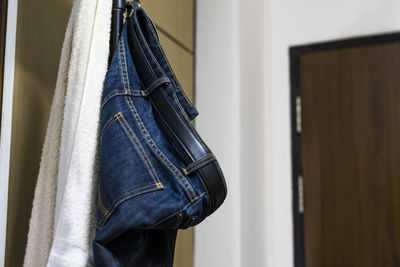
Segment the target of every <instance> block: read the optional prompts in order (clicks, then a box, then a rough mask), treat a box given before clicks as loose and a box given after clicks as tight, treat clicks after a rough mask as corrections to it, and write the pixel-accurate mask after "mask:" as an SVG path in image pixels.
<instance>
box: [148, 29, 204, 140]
mask: <svg viewBox="0 0 400 267" xmlns="http://www.w3.org/2000/svg"><path fill="white" fill-rule="evenodd" d="M142 39H144V38H143V36H142ZM155 39H157V38H155ZM156 41H157V40H156ZM144 47H145V48H146V50H147V52H148V53H149V55H150V56H151V57H152V59H153V60H154V62H155V64H156V66H157V68H158V70H159V71H160V72H161V73H162V74H164V75H166V74H165V72H164V71H163V70H162V69H161V67H160V64H159V63H158V60H157V59H156V58H155V57H154V55H153V52H152V51H151V50H150V48H149V46H148V45H147V41H146V40H144ZM160 50H161V52H163V50H162V49H160ZM164 58H165V56H164ZM165 59H166V58H165ZM166 61H167V64H169V63H168V60H167V59H166ZM170 70H171V69H170ZM172 74H173V75H174V77H175V74H174V73H173V72H172ZM175 78H176V77H175ZM170 86H171V92H172V95H173V96H174V99H175V102H176V105H177V106H178V108H179V109H180V110H181V112H182V116H183V117H184V118H185V120H186V122H187V124H188V125H189V127H190V128H191V129H192V131H193V134H195V135H196V136H197V137H198V138H200V136H199V135H198V134H197V132H196V131H195V129H194V128H193V126H192V123H191V122H190V120H189V118H188V117H187V115H186V112H185V111H184V110H183V108H182V106H181V104H180V103H179V101H178V97H177V96H176V93H175V90H174V89H173V86H172V85H170Z"/></svg>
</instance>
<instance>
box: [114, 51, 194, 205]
mask: <svg viewBox="0 0 400 267" xmlns="http://www.w3.org/2000/svg"><path fill="white" fill-rule="evenodd" d="M122 48H123V53H124V60H125V66H126V65H127V62H126V56H125V53H126V52H125V47H124V46H123V47H122ZM146 49H147V50H148V51H149V49H148V47H147V46H146ZM150 55H151V56H153V55H152V54H151V53H150ZM153 59H154V57H153ZM154 60H155V59H154ZM155 61H156V60H155ZM156 62H157V61H156ZM157 67H158V69H159V70H160V71H161V72H163V71H162V70H161V69H160V67H159V66H157ZM121 71H122V72H123V70H121ZM126 71H127V70H126ZM129 86H130V84H129V83H128V87H129ZM129 89H130V87H129ZM125 99H126V101H127V103H128V106H129V109H130V110H131V112H132V115H133V117H134V118H135V119H136V121H137V123H138V124H139V126H141V127H140V128H141V130H142V132H143V133H144V135H145V138H146V140H147V142H149V140H148V139H147V138H148V137H147V136H150V135H149V134H148V132H147V130H146V128H145V126H144V124H143V122H142V120H141V119H140V116H139V114H138V112H137V110H136V108H135V107H134V106H133V103H132V102H131V100H130V99H129V98H128V97H127V96H125ZM133 109H134V110H135V111H133ZM135 114H136V116H135ZM153 143H154V142H153ZM150 147H151V148H152V149H153V151H154V150H155V148H154V147H153V146H152V145H150ZM157 150H158V151H159V153H162V152H161V151H160V150H159V149H157ZM156 154H157V151H156ZM164 157H165V155H164ZM165 159H166V160H167V161H168V162H169V163H170V164H171V165H172V166H173V164H172V163H171V162H170V161H169V160H168V158H167V157H165ZM163 162H164V161H163ZM164 165H166V166H167V167H168V168H169V169H170V170H171V168H170V167H169V166H168V165H167V164H165V162H164ZM174 167H175V166H174ZM175 169H176V171H177V173H179V170H178V169H177V168H176V167H175ZM171 171H172V170H171ZM172 172H173V171H172ZM173 174H175V176H177V175H176V173H174V172H173ZM177 178H178V180H179V181H180V182H182V183H183V188H184V189H185V191H186V192H187V193H188V196H189V197H190V199H192V197H191V193H189V192H188V189H187V187H188V188H189V189H190V190H191V192H192V193H193V196H196V193H195V192H194V190H193V188H192V187H191V185H190V183H189V182H188V181H187V180H186V179H185V178H184V177H181V178H179V177H177Z"/></svg>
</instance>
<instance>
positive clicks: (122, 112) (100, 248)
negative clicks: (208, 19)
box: [93, 24, 210, 267]
mask: <svg viewBox="0 0 400 267" xmlns="http://www.w3.org/2000/svg"><path fill="white" fill-rule="evenodd" d="M147 30H148V31H147V34H148V35H149V40H150V46H152V47H150V48H153V51H154V56H155V57H157V58H158V59H159V60H158V62H159V63H160V64H161V65H160V66H156V65H152V67H154V68H156V67H157V68H162V69H163V71H164V72H165V73H166V75H167V76H168V78H169V79H170V80H171V81H173V82H172V83H171V84H170V85H168V86H166V87H164V88H163V89H162V90H165V92H166V93H167V95H168V97H169V98H170V100H171V102H172V103H173V105H174V106H175V108H176V110H179V111H180V112H181V113H182V116H184V118H185V119H186V120H187V121H188V123H189V121H190V120H192V119H193V118H194V117H195V116H196V115H197V114H198V112H197V110H196V109H195V107H194V106H193V104H192V103H191V102H190V101H189V100H188V98H187V97H186V96H185V94H184V92H183V91H182V89H181V87H180V85H179V82H178V81H177V79H176V77H175V75H174V74H173V71H172V69H171V68H170V66H169V64H168V61H167V60H166V59H165V55H164V54H163V52H162V49H160V48H161V47H160V44H159V39H158V36H157V35H156V34H155V33H154V31H153V29H152V28H147ZM157 48H159V49H157ZM146 49H148V47H147V48H146ZM164 59H165V60H164ZM150 64H151V63H150ZM100 125H101V126H100V127H101V128H100V155H99V158H100V164H99V166H100V168H99V180H98V184H99V186H98V205H97V214H96V234H95V237H94V240H93V255H94V260H95V265H96V266H107V267H113V266H139V267H145V266H152V267H156V266H160V267H168V266H172V261H173V251H174V244H175V238H176V231H177V229H178V228H179V229H184V228H187V227H190V226H194V225H196V224H198V223H199V222H201V221H202V220H203V219H204V218H205V217H207V216H208V215H210V209H209V206H210V203H209V202H210V199H209V197H208V195H207V192H206V191H207V190H206V188H205V186H204V184H203V182H202V180H201V179H200V177H199V175H198V174H197V173H196V172H193V173H190V174H187V175H185V174H184V172H182V169H184V168H185V167H187V166H185V165H184V164H183V163H182V158H181V154H180V152H179V150H178V148H177V147H176V146H175V145H174V143H173V142H172V140H171V139H170V138H169V137H168V135H166V134H164V133H166V132H167V131H168V129H166V128H165V126H164V124H163V123H162V122H161V121H160V118H158V117H157V115H156V113H155V112H154V111H153V106H152V104H151V103H150V101H148V99H146V98H145V97H144V96H143V84H142V82H141V80H140V78H139V77H138V74H137V71H136V69H135V65H134V64H133V61H132V58H131V53H130V50H129V46H128V42H127V29H126V24H125V25H124V27H123V32H122V36H121V39H120V41H119V44H118V47H117V49H116V51H115V53H114V55H113V58H112V60H111V64H110V67H109V69H108V72H107V75H106V79H105V82H104V88H103V96H102V105H101V123H100Z"/></svg>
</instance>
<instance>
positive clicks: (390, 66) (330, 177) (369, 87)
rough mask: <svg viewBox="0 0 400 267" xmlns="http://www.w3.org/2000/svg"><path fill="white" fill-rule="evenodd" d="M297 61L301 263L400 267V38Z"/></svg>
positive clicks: (319, 50)
mask: <svg viewBox="0 0 400 267" xmlns="http://www.w3.org/2000/svg"><path fill="white" fill-rule="evenodd" d="M291 59H292V99H293V100H292V104H293V106H294V107H293V112H292V115H293V166H294V169H293V170H294V185H295V186H294V189H295V190H294V192H295V194H294V195H295V198H294V199H295V201H294V204H295V205H294V212H295V214H294V215H295V224H296V225H295V229H296V232H295V236H296V248H295V250H296V265H297V266H306V267H330V266H332V267H398V266H399V267H400V36H399V35H398V34H394V35H385V36H379V37H372V38H362V39H355V40H347V41H341V42H334V43H325V44H319V45H312V46H302V47H296V48H292V50H291ZM296 102H297V109H296ZM300 103H301V104H300ZM296 118H297V119H296ZM300 119H301V121H300ZM299 188H300V194H298V193H299V191H298V189H299Z"/></svg>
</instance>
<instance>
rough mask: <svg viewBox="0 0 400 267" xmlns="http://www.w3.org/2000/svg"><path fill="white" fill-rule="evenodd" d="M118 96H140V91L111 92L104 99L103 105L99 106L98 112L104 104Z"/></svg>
mask: <svg viewBox="0 0 400 267" xmlns="http://www.w3.org/2000/svg"><path fill="white" fill-rule="evenodd" d="M118 95H131V96H142V91H141V90H113V91H111V92H110V93H108V95H107V96H106V97H104V100H103V103H102V104H101V108H100V110H102V109H103V108H104V106H105V104H106V103H107V102H108V101H109V100H110V99H111V98H113V97H115V96H118Z"/></svg>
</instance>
